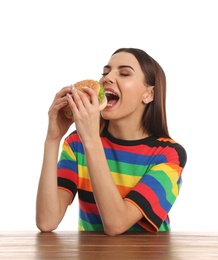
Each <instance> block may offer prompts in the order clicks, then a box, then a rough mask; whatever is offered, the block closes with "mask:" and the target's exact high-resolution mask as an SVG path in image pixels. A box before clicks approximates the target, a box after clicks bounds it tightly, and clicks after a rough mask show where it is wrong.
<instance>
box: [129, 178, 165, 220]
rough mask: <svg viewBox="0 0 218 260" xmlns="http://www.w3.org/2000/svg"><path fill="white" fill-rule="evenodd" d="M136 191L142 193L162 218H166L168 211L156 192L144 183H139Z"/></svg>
mask: <svg viewBox="0 0 218 260" xmlns="http://www.w3.org/2000/svg"><path fill="white" fill-rule="evenodd" d="M134 190H135V191H137V192H138V193H140V194H141V195H142V196H144V197H145V198H146V200H147V201H148V202H149V203H150V205H151V207H152V209H153V211H154V213H155V214H156V215H157V216H158V217H159V218H161V219H165V218H166V216H167V214H168V212H167V211H166V210H165V209H163V208H162V207H161V205H160V202H159V198H158V196H157V195H156V193H155V192H154V191H153V190H152V189H151V188H150V187H149V186H147V185H145V184H144V183H138V184H137V185H136V187H135V188H134Z"/></svg>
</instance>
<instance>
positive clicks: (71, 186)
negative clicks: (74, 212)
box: [57, 139, 78, 202]
mask: <svg viewBox="0 0 218 260" xmlns="http://www.w3.org/2000/svg"><path fill="white" fill-rule="evenodd" d="M77 168H78V167H77V162H76V156H75V154H74V153H73V151H72V148H71V147H70V144H69V142H68V140H67V139H65V140H64V143H63V145H62V150H61V153H60V158H59V161H58V166H57V182H58V188H59V189H63V190H66V191H67V192H69V193H70V194H71V195H72V200H71V202H72V201H73V198H74V197H75V195H76V192H77V182H78V174H77V173H78V171H77Z"/></svg>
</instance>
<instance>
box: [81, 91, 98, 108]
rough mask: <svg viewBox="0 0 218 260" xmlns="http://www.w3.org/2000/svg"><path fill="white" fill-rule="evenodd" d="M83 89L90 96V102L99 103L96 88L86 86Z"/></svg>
mask: <svg viewBox="0 0 218 260" xmlns="http://www.w3.org/2000/svg"><path fill="white" fill-rule="evenodd" d="M83 91H84V93H85V94H86V95H88V96H89V104H90V103H91V104H92V105H94V106H95V105H98V95H97V93H96V91H95V90H93V89H91V88H89V87H84V88H83Z"/></svg>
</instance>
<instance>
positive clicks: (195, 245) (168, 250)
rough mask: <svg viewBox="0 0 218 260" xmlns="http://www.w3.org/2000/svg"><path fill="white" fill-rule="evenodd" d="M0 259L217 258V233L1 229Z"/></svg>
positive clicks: (113, 259) (169, 259) (150, 259)
mask: <svg viewBox="0 0 218 260" xmlns="http://www.w3.org/2000/svg"><path fill="white" fill-rule="evenodd" d="M0 259H4V260H5V259H21V260H24V259H28V260H32V259H95V260H101V259H103V260H107V259H112V260H122V259H125V260H127V259H131V260H134V259H137V260H140V259H148V260H152V259H154V260H155V259H158V260H165V259H166V260H177V259H187V260H192V259H194V260H200V259H218V232H216V233H215V232H214V233H213V232H211V233H202V232H201V233H200V232H199V233H197V232H160V233H155V234H153V233H152V234H151V233H144V232H137V233H135V232H134V233H133V232H131V233H125V234H123V235H120V236H117V237H109V236H106V235H105V234H104V233H101V232H73V231H62V232H60V231H56V232H51V233H40V232H16V231H15V232H0Z"/></svg>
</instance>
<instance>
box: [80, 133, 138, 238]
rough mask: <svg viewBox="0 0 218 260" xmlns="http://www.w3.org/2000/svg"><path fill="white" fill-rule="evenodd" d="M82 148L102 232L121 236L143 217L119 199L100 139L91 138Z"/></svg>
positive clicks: (131, 206) (130, 204) (126, 202)
mask: <svg viewBox="0 0 218 260" xmlns="http://www.w3.org/2000/svg"><path fill="white" fill-rule="evenodd" d="M84 148H85V153H86V160H87V165H88V168H89V174H90V179H91V183H92V188H93V193H94V196H95V200H96V203H97V206H98V209H99V212H100V215H101V219H102V222H103V225H104V231H105V233H106V234H108V235H112V236H115V235H119V234H122V233H123V232H125V231H127V230H128V229H129V228H130V227H131V226H133V225H134V224H135V223H137V222H138V221H139V220H140V219H141V218H142V217H143V215H142V213H141V212H140V211H139V209H138V208H137V207H136V206H134V205H133V204H132V203H130V202H128V201H124V200H123V198H122V197H121V195H120V193H119V191H118V189H117V187H116V185H115V183H114V181H113V179H112V177H111V173H110V170H109V167H108V164H107V161H106V158H105V154H104V150H103V147H102V143H101V140H100V138H97V137H96V138H92V140H90V142H86V144H85V145H84Z"/></svg>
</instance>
